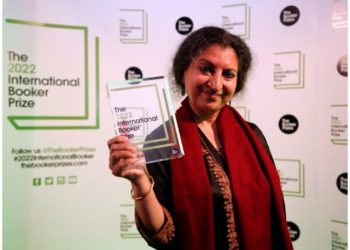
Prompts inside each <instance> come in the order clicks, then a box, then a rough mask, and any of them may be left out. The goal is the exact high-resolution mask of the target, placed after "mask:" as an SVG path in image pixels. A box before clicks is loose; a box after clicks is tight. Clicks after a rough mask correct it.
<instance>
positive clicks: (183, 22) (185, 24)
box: [175, 17, 193, 35]
mask: <svg viewBox="0 0 350 250" xmlns="http://www.w3.org/2000/svg"><path fill="white" fill-rule="evenodd" d="M175 28H176V30H177V32H179V33H180V34H181V35H186V34H188V33H190V32H191V31H192V29H193V22H192V20H191V19H190V18H188V17H181V18H179V19H178V20H177V21H176V26H175Z"/></svg>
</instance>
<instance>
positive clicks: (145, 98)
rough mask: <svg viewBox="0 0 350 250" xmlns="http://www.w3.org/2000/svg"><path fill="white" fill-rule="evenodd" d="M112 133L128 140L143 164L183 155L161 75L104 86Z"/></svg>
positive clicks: (164, 82) (165, 82)
mask: <svg viewBox="0 0 350 250" xmlns="http://www.w3.org/2000/svg"><path fill="white" fill-rule="evenodd" d="M107 92H108V96H109V101H110V106H111V109H112V114H113V118H114V119H113V120H114V127H115V132H116V134H117V135H123V136H126V137H128V138H129V139H130V140H131V141H132V143H133V144H135V145H136V146H137V147H138V149H139V150H140V151H142V153H143V156H144V157H145V161H146V163H151V162H157V161H162V160H168V159H174V158H178V157H182V156H183V155H184V152H183V147H182V143H181V137H180V134H179V130H178V126H177V122H176V118H175V113H174V109H173V106H172V102H171V99H170V94H169V88H168V82H167V80H166V78H165V77H164V76H159V77H152V78H144V79H133V80H124V81H110V82H108V84H107Z"/></svg>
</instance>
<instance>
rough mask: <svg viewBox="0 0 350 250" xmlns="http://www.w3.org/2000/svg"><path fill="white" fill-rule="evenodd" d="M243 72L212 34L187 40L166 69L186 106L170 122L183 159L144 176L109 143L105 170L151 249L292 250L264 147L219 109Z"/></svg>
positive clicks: (240, 61) (230, 49) (231, 43)
mask: <svg viewBox="0 0 350 250" xmlns="http://www.w3.org/2000/svg"><path fill="white" fill-rule="evenodd" d="M250 67H251V53H250V50H249V48H248V47H247V45H246V44H245V43H244V41H243V40H242V39H240V38H239V37H237V36H235V35H232V34H230V33H229V32H227V31H225V30H223V29H221V28H217V27H204V28H201V29H199V30H197V31H195V32H193V33H192V34H190V35H189V36H188V37H187V38H186V39H185V40H184V41H183V43H182V44H181V45H180V47H179V49H178V51H177V53H176V55H175V58H174V61H173V69H172V70H173V74H174V78H175V82H176V84H178V85H179V86H180V87H181V88H182V90H183V92H186V93H187V96H188V97H187V98H186V99H185V100H184V101H183V102H182V106H181V108H180V109H179V110H177V112H176V118H177V121H178V125H179V130H180V134H181V138H182V142H183V146H184V151H185V156H184V157H182V158H179V159H173V160H170V161H163V162H158V163H152V164H149V165H147V167H146V166H145V164H144V163H143V162H142V161H140V160H138V158H137V152H136V149H135V148H134V147H133V146H132V145H131V144H130V143H129V142H128V140H127V138H125V137H123V136H117V137H115V138H113V139H111V140H110V141H109V142H108V146H109V148H110V165H109V167H110V169H111V171H112V173H113V174H114V175H117V176H121V177H124V178H127V179H129V180H130V181H131V185H132V197H133V198H134V199H135V207H136V213H135V216H136V222H137V226H138V229H139V231H140V233H141V234H142V236H143V237H144V238H145V239H146V241H147V242H148V244H149V245H150V246H152V247H154V248H157V249H181V250H184V249H189V250H194V249H200V250H204V249H208V250H209V249H210V250H212V249H217V250H223V249H249V250H250V249H251V250H267V249H276V250H283V249H293V247H292V243H291V240H290V238H289V233H288V229H287V225H286V218H285V211H284V202H283V195H282V191H281V187H280V182H279V177H278V173H277V171H276V168H275V166H274V163H273V160H272V156H271V154H270V152H269V149H268V146H267V143H266V141H265V138H264V136H263V134H262V133H261V131H260V130H259V129H258V128H257V126H256V125H254V124H252V123H247V122H246V121H244V120H243V118H242V117H241V116H240V115H239V114H238V113H237V112H236V111H235V110H234V109H233V108H231V107H230V106H228V105H227V103H229V102H230V100H231V99H232V98H233V96H234V95H235V94H236V93H238V92H240V91H241V90H242V89H243V87H244V84H245V81H246V78H247V74H248V72H249V70H250ZM153 185H154V189H153Z"/></svg>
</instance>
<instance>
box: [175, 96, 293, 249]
mask: <svg viewBox="0 0 350 250" xmlns="http://www.w3.org/2000/svg"><path fill="white" fill-rule="evenodd" d="M176 118H177V121H178V125H179V129H180V133H181V138H182V143H183V146H184V151H185V156H184V157H182V158H179V159H175V160H172V161H171V174H172V189H173V202H174V211H175V213H174V221H175V227H176V237H177V239H178V241H179V249H181V250H214V248H215V247H214V245H215V239H214V221H213V204H212V195H211V189H210V184H209V179H208V176H207V172H206V167H205V162H204V158H203V154H202V150H201V141H200V137H199V133H198V130H197V125H196V123H195V121H194V119H193V114H192V111H191V108H190V105H189V102H188V99H186V100H185V101H183V102H182V107H181V108H180V109H179V110H178V111H177V112H176ZM217 124H218V131H219V136H220V140H221V142H222V145H223V148H224V152H225V157H226V161H227V165H228V166H227V167H228V177H229V179H230V181H231V189H232V196H233V206H234V213H235V218H236V227H237V230H238V235H239V244H240V249H243V250H270V249H275V250H285V249H286V250H290V249H293V247H292V243H291V240H290V237H289V232H288V228H287V224H286V218H285V213H284V205H283V204H284V203H283V194H282V191H281V185H280V179H279V176H278V173H277V171H276V168H275V166H274V164H273V162H272V161H271V159H270V158H269V156H268V154H267V153H266V151H265V149H264V148H263V147H262V145H261V143H260V142H259V140H258V139H257V137H256V136H255V134H254V132H253V131H252V130H251V129H250V127H249V125H248V124H247V123H246V121H244V119H243V118H242V117H241V116H240V115H239V113H238V112H237V111H235V110H234V109H233V108H231V107H229V106H225V107H224V108H223V109H222V110H221V112H220V114H219V116H218V118H217Z"/></svg>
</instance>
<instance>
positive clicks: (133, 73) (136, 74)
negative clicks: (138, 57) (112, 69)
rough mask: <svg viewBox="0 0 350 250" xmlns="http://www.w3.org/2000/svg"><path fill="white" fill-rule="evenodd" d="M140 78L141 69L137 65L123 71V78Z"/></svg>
mask: <svg viewBox="0 0 350 250" xmlns="http://www.w3.org/2000/svg"><path fill="white" fill-rule="evenodd" d="M134 79H142V71H141V70H140V69H139V68H137V67H130V68H128V69H127V70H126V71H125V80H134Z"/></svg>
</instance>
